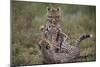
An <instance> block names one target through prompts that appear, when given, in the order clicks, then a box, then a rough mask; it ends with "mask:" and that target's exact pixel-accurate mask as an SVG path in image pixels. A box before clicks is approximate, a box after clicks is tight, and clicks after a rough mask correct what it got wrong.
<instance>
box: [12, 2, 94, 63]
mask: <svg viewBox="0 0 100 67" xmlns="http://www.w3.org/2000/svg"><path fill="white" fill-rule="evenodd" d="M11 3H12V5H11V8H12V9H11V11H12V12H11V30H12V31H11V33H12V36H11V38H12V39H11V47H12V48H11V49H12V51H11V54H12V57H11V59H12V65H32V64H41V63H42V62H41V53H40V51H39V50H38V46H37V44H38V42H39V40H40V37H41V31H40V30H39V28H40V26H41V25H44V24H45V23H46V22H47V21H46V19H47V17H46V13H47V10H46V8H47V7H60V8H61V13H62V22H61V27H62V30H63V31H64V32H65V33H66V34H67V35H68V36H69V37H70V38H71V41H72V42H71V44H72V45H73V43H74V42H75V40H76V39H77V38H78V37H79V36H80V35H81V34H84V33H89V34H93V38H92V39H87V40H85V41H83V42H82V43H81V53H83V54H81V55H86V53H89V54H90V55H91V54H92V58H91V57H90V58H89V60H88V61H93V60H96V58H95V55H96V49H95V46H96V7H95V6H82V5H65V4H51V3H36V2H24V1H23V2H22V1H12V2H11ZM85 49H91V51H90V50H88V51H87V50H86V51H85V52H84V50H85ZM80 59H81V58H80ZM82 60H84V59H83V58H82Z"/></svg>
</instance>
